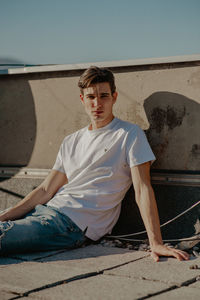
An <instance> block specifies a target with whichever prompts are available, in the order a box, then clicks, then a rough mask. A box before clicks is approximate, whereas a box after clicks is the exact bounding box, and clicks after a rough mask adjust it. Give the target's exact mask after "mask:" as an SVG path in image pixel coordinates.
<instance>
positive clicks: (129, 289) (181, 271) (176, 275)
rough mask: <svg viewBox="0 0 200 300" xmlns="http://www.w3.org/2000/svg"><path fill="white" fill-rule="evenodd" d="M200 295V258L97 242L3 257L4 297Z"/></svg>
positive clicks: (0, 285) (0, 280)
mask: <svg viewBox="0 0 200 300" xmlns="http://www.w3.org/2000/svg"><path fill="white" fill-rule="evenodd" d="M149 298H151V299H159V300H162V299H163V300H164V299H166V300H169V299H173V300H175V299H192V300H195V299H198V300H199V299H200V256H191V257H190V260H189V261H181V262H180V261H178V260H176V259H174V258H161V260H160V262H158V263H155V262H154V261H153V260H152V258H151V257H150V254H149V252H147V251H135V250H129V249H128V248H118V247H111V246H105V245H102V244H92V245H89V246H85V247H82V248H79V249H74V250H60V251H51V252H40V253H33V254H19V255H12V256H9V257H0V299H1V300H11V299H12V300H14V299H33V300H34V299H44V300H47V299H48V300H54V299H57V300H61V299H62V300H63V299H66V300H68V299H69V300H73V299H81V300H84V299H85V300H88V299H91V300H94V299H95V300H96V299H99V300H101V299H105V300H107V299H111V300H114V299H115V300H118V299H126V300H129V299H131V300H133V299H138V300H139V299H149Z"/></svg>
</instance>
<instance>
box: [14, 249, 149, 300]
mask: <svg viewBox="0 0 200 300" xmlns="http://www.w3.org/2000/svg"><path fill="white" fill-rule="evenodd" d="M148 256H150V255H149V254H148V255H144V256H142V257H140V258H137V259H133V260H131V261H128V262H125V263H122V264H119V265H115V266H113V267H109V268H106V269H103V270H100V271H96V272H90V273H85V274H80V275H76V276H73V277H70V278H67V279H63V280H59V281H56V282H53V283H50V284H46V285H43V286H41V287H38V288H35V289H32V290H29V291H27V292H24V293H15V294H18V296H16V297H13V298H10V299H9V300H15V299H20V298H23V297H28V296H29V295H30V294H33V293H36V292H40V291H42V290H45V289H49V288H52V287H56V286H59V285H62V284H66V283H70V282H72V281H76V280H82V279H86V278H89V277H94V276H98V275H102V274H103V273H104V272H105V271H110V270H113V269H116V268H119V267H122V266H125V265H127V264H130V263H132V262H135V261H138V260H141V259H143V258H146V257H148Z"/></svg>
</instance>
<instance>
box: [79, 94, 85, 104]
mask: <svg viewBox="0 0 200 300" xmlns="http://www.w3.org/2000/svg"><path fill="white" fill-rule="evenodd" d="M80 99H81V102H82V103H84V99H83V95H82V94H80Z"/></svg>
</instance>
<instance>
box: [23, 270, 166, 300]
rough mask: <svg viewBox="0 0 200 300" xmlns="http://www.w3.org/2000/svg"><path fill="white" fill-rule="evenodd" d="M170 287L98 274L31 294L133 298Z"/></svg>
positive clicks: (48, 299) (88, 299)
mask: <svg viewBox="0 0 200 300" xmlns="http://www.w3.org/2000/svg"><path fill="white" fill-rule="evenodd" d="M166 288H168V285H167V284H164V283H158V282H153V281H148V280H138V279H133V278H127V277H118V276H108V275H98V276H95V277H90V278H87V279H83V280H79V281H74V282H70V283H67V284H63V285H60V286H57V287H54V288H50V289H46V290H43V291H40V292H37V293H33V294H30V295H29V296H28V298H30V299H38V300H40V299H43V300H54V299H57V300H63V299H65V300H72V299H81V300H94V299H95V300H102V299H106V300H107V299H108V300H116V299H117V300H124V299H126V300H133V299H137V298H138V297H142V296H146V295H147V294H148V293H153V292H155V291H157V292H158V291H161V290H163V289H166Z"/></svg>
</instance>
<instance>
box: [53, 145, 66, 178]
mask: <svg viewBox="0 0 200 300" xmlns="http://www.w3.org/2000/svg"><path fill="white" fill-rule="evenodd" d="M62 151H63V144H61V146H60V149H59V151H58V154H57V157H56V161H55V164H54V166H53V168H52V169H53V170H56V171H60V172H62V173H65V169H64V166H63V155H62Z"/></svg>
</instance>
